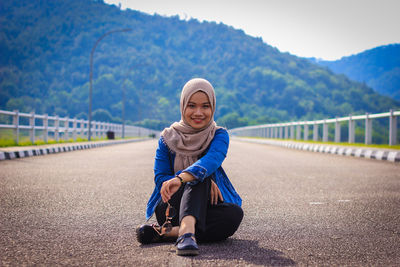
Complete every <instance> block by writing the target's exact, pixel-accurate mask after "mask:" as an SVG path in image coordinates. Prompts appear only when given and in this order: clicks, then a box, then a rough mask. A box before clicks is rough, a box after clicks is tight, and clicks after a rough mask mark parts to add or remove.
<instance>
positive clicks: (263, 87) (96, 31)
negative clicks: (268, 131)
mask: <svg viewBox="0 0 400 267" xmlns="http://www.w3.org/2000/svg"><path fill="white" fill-rule="evenodd" d="M125 28H129V29H131V31H128V32H118V33H114V34H111V35H108V36H106V37H105V38H104V39H103V40H102V41H101V42H100V43H99V45H98V46H97V48H96V50H95V54H94V73H93V110H94V112H93V117H94V119H95V120H102V121H115V122H118V121H120V120H121V112H122V88H125V89H126V96H127V103H126V118H127V119H128V120H129V121H130V122H131V123H136V124H140V125H143V126H146V127H151V128H156V129H161V128H162V127H164V126H165V125H168V124H169V123H171V122H172V121H176V120H179V118H180V115H179V95H180V90H181V88H182V86H183V85H184V84H185V82H186V81H187V80H189V79H190V78H193V77H204V78H206V79H208V80H209V81H211V83H212V84H213V85H214V86H215V88H216V94H217V111H216V115H215V118H216V120H217V122H218V123H219V124H221V125H224V126H226V127H228V128H232V127H237V126H244V125H249V124H256V123H269V122H278V121H288V120H298V119H319V118H326V117H335V116H346V115H348V114H350V113H352V114H363V113H365V112H369V113H376V112H387V111H389V110H390V109H398V108H399V107H400V103H399V102H398V101H396V100H394V99H392V98H389V97H386V96H382V95H380V94H378V93H376V92H375V91H374V90H372V89H371V88H370V87H368V86H367V85H366V84H365V83H358V82H354V81H352V80H350V79H349V78H347V77H346V76H345V75H337V74H334V73H333V72H332V71H330V70H329V69H328V68H326V67H321V66H319V65H318V64H315V63H313V62H310V61H309V60H307V59H303V58H298V57H296V56H293V55H290V54H288V53H281V52H280V51H279V50H278V49H277V48H274V47H271V46H269V45H268V44H266V43H264V42H263V40H262V39H261V38H254V37H251V36H248V35H246V34H245V33H244V32H243V31H242V30H238V29H234V28H233V27H230V26H227V25H224V24H222V23H218V24H217V23H215V22H199V21H198V20H195V19H191V20H180V18H179V17H178V16H176V17H163V16H159V15H148V14H145V13H142V12H138V11H134V10H129V9H128V10H124V11H123V10H120V9H119V8H118V7H117V6H114V5H107V4H105V3H103V2H102V1H90V0H18V1H15V0H2V1H1V2H0V51H1V56H0V89H1V90H0V109H6V110H14V109H19V110H20V111H23V112H30V111H32V110H34V111H35V112H36V113H41V114H44V113H47V114H49V115H51V114H57V115H60V116H70V117H74V116H76V117H78V118H87V113H88V94H89V65H90V64H89V59H90V51H91V49H92V47H93V46H94V44H95V43H96V41H97V40H98V39H99V38H100V37H101V36H102V35H103V34H105V33H107V32H109V31H111V30H116V29H125Z"/></svg>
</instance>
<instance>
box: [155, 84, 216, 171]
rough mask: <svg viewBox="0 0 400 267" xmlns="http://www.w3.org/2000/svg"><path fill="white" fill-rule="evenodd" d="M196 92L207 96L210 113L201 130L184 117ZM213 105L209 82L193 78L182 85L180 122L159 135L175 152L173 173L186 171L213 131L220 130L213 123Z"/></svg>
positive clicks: (213, 95) (203, 149)
mask: <svg viewBox="0 0 400 267" xmlns="http://www.w3.org/2000/svg"><path fill="white" fill-rule="evenodd" d="M198 91H201V92H204V93H205V94H206V95H207V96H208V100H209V101H210V105H211V111H212V114H211V119H210V122H209V123H208V124H207V125H206V126H204V127H203V128H201V129H195V128H193V127H192V126H190V124H189V123H188V122H187V121H186V120H185V117H184V112H185V109H186V106H187V104H188V102H189V100H190V98H191V97H192V95H193V94H195V93H197V92H198ZM215 104H216V98H215V92H214V88H213V86H212V85H211V83H210V82H209V81H207V80H205V79H201V78H195V79H192V80H190V81H188V82H187V83H186V84H185V85H184V87H183V89H182V93H181V100H180V110H181V120H180V121H179V122H174V123H173V124H172V125H171V126H170V127H169V128H165V129H164V130H163V131H162V133H161V136H162V138H163V140H164V142H165V143H166V145H167V146H168V147H169V149H170V150H172V151H173V152H175V162H174V171H175V172H177V171H180V170H183V169H186V168H187V167H189V166H190V165H192V164H193V163H195V162H196V161H197V160H198V158H199V156H200V155H201V154H202V153H203V152H204V151H205V150H206V149H207V147H208V146H209V144H210V143H211V141H212V140H213V138H214V134H215V131H216V130H217V129H218V128H221V127H218V126H217V124H216V123H215V121H214V112H215Z"/></svg>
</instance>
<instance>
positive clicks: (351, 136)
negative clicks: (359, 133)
mask: <svg viewBox="0 0 400 267" xmlns="http://www.w3.org/2000/svg"><path fill="white" fill-rule="evenodd" d="M354 130H355V121H354V120H353V119H352V117H351V114H350V116H349V143H354V141H355V131H354Z"/></svg>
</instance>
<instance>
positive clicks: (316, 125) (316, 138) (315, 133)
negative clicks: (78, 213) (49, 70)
mask: <svg viewBox="0 0 400 267" xmlns="http://www.w3.org/2000/svg"><path fill="white" fill-rule="evenodd" d="M313 140H314V141H315V142H317V141H318V124H316V123H314V126H313Z"/></svg>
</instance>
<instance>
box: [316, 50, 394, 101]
mask: <svg viewBox="0 0 400 267" xmlns="http://www.w3.org/2000/svg"><path fill="white" fill-rule="evenodd" d="M318 63H319V64H321V65H323V66H327V67H329V68H330V69H331V70H333V71H334V72H335V73H339V74H345V75H346V76H348V77H349V78H351V79H353V80H356V81H359V82H365V83H366V84H367V85H368V86H370V87H372V88H373V89H375V90H376V91H378V92H379V93H381V94H384V95H387V96H390V97H392V98H394V99H397V100H400V44H391V45H385V46H380V47H376V48H374V49H370V50H367V51H364V52H362V53H359V54H356V55H353V56H350V57H343V58H342V59H340V60H336V61H318Z"/></svg>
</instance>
